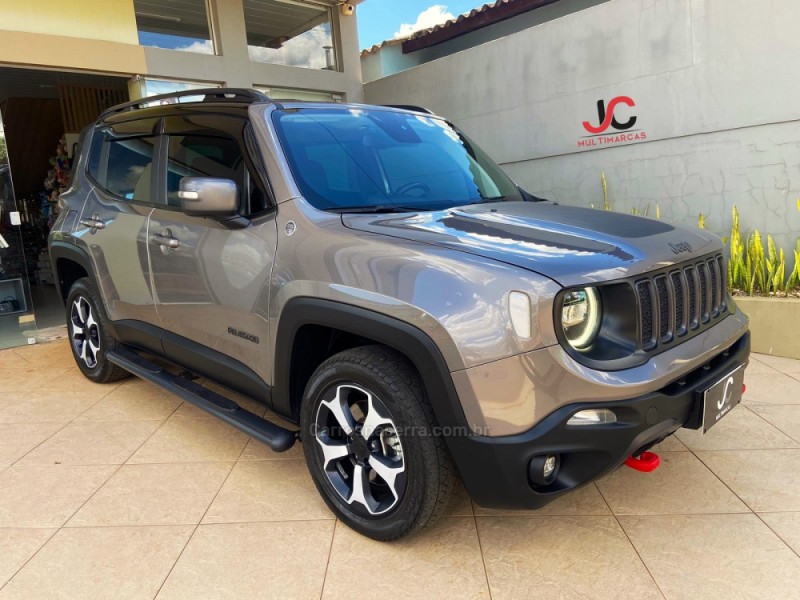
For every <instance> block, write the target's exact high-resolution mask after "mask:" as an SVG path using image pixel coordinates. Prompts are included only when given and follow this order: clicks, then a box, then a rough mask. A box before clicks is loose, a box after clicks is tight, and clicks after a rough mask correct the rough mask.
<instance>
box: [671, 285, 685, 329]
mask: <svg viewBox="0 0 800 600" xmlns="http://www.w3.org/2000/svg"><path fill="white" fill-rule="evenodd" d="M670 278H671V279H672V289H673V290H674V291H675V335H683V334H684V333H686V300H685V298H684V296H685V295H686V285H685V283H684V281H685V279H684V275H683V273H682V272H681V271H673V272H672V273H670Z"/></svg>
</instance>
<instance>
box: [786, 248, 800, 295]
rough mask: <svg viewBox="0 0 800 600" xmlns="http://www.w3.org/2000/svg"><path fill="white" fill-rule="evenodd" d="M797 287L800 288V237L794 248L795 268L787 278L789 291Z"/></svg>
mask: <svg viewBox="0 0 800 600" xmlns="http://www.w3.org/2000/svg"><path fill="white" fill-rule="evenodd" d="M797 288H800V239H798V240H797V244H796V245H795V248H794V269H792V272H791V273H790V274H789V278H788V279H787V280H786V290H787V291H793V290H795V289H797Z"/></svg>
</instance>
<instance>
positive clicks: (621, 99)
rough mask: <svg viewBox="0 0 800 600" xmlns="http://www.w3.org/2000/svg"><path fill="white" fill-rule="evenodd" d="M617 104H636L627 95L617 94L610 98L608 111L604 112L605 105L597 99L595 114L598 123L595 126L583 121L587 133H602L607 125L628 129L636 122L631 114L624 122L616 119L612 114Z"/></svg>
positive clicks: (622, 129) (621, 129)
mask: <svg viewBox="0 0 800 600" xmlns="http://www.w3.org/2000/svg"><path fill="white" fill-rule="evenodd" d="M617 104H626V105H628V106H636V104H635V103H634V101H633V100H631V99H630V98H629V97H628V96H617V97H616V98H612V99H611V101H610V102H609V103H608V112H606V105H605V102H604V101H603V100H598V101H597V116H598V119H599V121H600V125H598V126H597V127H595V126H594V125H592V124H591V123H589V121H584V122H583V128H584V129H585V130H586V131H588V132H589V133H595V134H597V133H603V132H604V131H605V130H606V129H608V128H609V126H613V127H614V129H618V130H620V131H624V130H626V129H630V128H631V127H633V126H634V125H635V124H636V117H634V116H632V117H630V118H629V119H628V120H627V121H625V122H624V123H620V122H619V121H617V119H616V117H615V116H614V109H615V108H616V107H617Z"/></svg>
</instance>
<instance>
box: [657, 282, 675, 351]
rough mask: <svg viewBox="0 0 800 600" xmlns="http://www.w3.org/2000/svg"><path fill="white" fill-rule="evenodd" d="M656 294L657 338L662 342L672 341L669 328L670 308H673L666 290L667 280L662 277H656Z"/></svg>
mask: <svg viewBox="0 0 800 600" xmlns="http://www.w3.org/2000/svg"><path fill="white" fill-rule="evenodd" d="M655 281H656V294H658V338H659V339H660V340H661V341H662V342H668V341H669V340H670V339H672V332H671V331H670V327H669V317H670V308H671V307H672V306H674V302H673V299H672V298H670V293H669V289H667V278H666V277H665V276H664V275H660V276H658V277H656V279H655Z"/></svg>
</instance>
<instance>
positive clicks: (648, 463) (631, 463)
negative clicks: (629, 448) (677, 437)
mask: <svg viewBox="0 0 800 600" xmlns="http://www.w3.org/2000/svg"><path fill="white" fill-rule="evenodd" d="M660 464H661V458H659V456H658V454H656V453H655V452H642V453H641V454H640V455H639V457H638V458H637V457H635V456H629V457H628V458H626V459H625V466H626V467H630V468H631V469H633V470H634V471H640V472H642V473H651V472H653V471H655V470H656V469H657V468H658V465H660Z"/></svg>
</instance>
